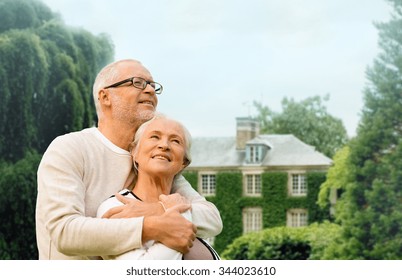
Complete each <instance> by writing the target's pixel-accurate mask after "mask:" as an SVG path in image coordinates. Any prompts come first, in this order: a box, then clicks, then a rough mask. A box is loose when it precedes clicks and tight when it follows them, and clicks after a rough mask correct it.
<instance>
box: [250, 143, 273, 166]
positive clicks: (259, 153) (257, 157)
mask: <svg viewBox="0 0 402 280" xmlns="http://www.w3.org/2000/svg"><path fill="white" fill-rule="evenodd" d="M267 149H268V147H267V146H265V145H261V144H258V145H256V144H247V146H246V163H250V164H260V163H261V162H262V160H263V159H264V157H265V155H266V153H267Z"/></svg>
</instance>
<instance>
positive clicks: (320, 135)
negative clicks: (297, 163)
mask: <svg viewBox="0 0 402 280" xmlns="http://www.w3.org/2000/svg"><path fill="white" fill-rule="evenodd" d="M328 99H329V96H328V95H327V96H325V97H324V98H322V97H320V96H314V97H309V98H306V99H304V100H302V101H300V102H296V101H295V100H293V99H292V98H291V99H288V98H286V97H285V98H284V99H283V100H282V112H281V113H277V112H274V111H272V110H271V109H270V108H268V107H267V106H263V105H262V104H261V103H258V102H254V106H255V107H256V109H257V111H258V116H257V118H258V120H259V121H260V127H261V132H262V133H270V134H293V135H294V136H296V137H297V138H299V139H300V140H302V141H303V142H305V143H307V144H309V145H312V146H314V147H316V149H317V150H318V151H320V152H322V153H324V154H325V155H327V156H329V157H332V156H333V155H334V153H335V152H336V151H337V150H338V149H339V148H340V147H342V146H343V145H344V144H345V143H346V142H347V139H348V137H347V133H346V129H345V127H344V125H343V123H342V121H341V120H340V119H338V118H336V117H334V116H332V115H330V114H329V113H328V112H327V108H326V106H325V105H324V101H328Z"/></svg>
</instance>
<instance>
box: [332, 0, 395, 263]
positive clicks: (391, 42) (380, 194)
mask: <svg viewBox="0 0 402 280" xmlns="http://www.w3.org/2000/svg"><path fill="white" fill-rule="evenodd" d="M389 2H390V3H391V4H392V5H393V7H394V14H393V16H392V18H391V20H390V21H389V22H388V23H381V24H378V25H377V27H378V29H379V35H380V47H381V49H382V51H381V53H380V54H379V56H378V57H377V58H376V59H375V61H374V63H373V66H372V67H370V68H368V70H367V77H368V80H369V84H368V85H367V87H366V89H365V90H364V108H363V110H362V118H361V120H360V124H359V127H358V131H357V136H356V138H355V139H354V140H353V141H352V142H351V144H350V148H351V151H350V162H351V164H352V165H353V167H354V170H353V174H352V175H353V177H352V179H351V184H350V186H348V188H347V189H346V192H345V193H344V195H343V196H342V199H341V200H342V203H343V207H342V211H340V212H339V213H338V214H337V216H338V218H339V220H340V221H341V223H342V227H343V232H342V236H343V238H344V239H345V242H343V245H342V246H338V247H337V248H336V249H334V250H333V256H334V257H338V258H344V259H349V258H350V259H401V258H402V231H401V228H402V114H401V112H402V93H401V92H402V33H401V30H402V1H401V0H392V1H389Z"/></svg>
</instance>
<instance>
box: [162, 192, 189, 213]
mask: <svg viewBox="0 0 402 280" xmlns="http://www.w3.org/2000/svg"><path fill="white" fill-rule="evenodd" d="M159 200H160V201H161V202H162V203H163V205H164V206H165V208H166V209H169V208H172V207H174V206H178V205H180V204H185V205H189V204H190V202H189V201H188V200H187V198H185V197H184V196H182V195H180V194H178V193H174V194H169V195H164V194H161V195H160V196H159Z"/></svg>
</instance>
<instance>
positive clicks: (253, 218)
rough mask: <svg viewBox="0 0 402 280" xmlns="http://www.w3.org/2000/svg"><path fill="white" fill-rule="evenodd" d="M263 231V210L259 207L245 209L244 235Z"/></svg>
mask: <svg viewBox="0 0 402 280" xmlns="http://www.w3.org/2000/svg"><path fill="white" fill-rule="evenodd" d="M260 230H262V209H261V208H258V207H253V208H244V209H243V234H246V233H249V232H254V231H260Z"/></svg>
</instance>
